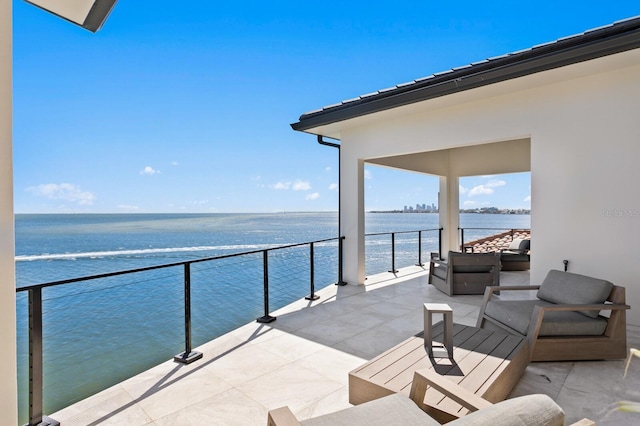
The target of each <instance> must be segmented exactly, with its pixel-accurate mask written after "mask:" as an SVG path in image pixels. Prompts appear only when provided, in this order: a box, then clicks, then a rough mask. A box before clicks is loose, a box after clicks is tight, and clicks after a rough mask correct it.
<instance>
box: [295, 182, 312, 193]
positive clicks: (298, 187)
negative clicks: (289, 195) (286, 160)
mask: <svg viewBox="0 0 640 426" xmlns="http://www.w3.org/2000/svg"><path fill="white" fill-rule="evenodd" d="M310 189H311V184H310V183H309V182H307V181H302V180H297V181H295V182H294V184H293V190H294V191H308V190H310Z"/></svg>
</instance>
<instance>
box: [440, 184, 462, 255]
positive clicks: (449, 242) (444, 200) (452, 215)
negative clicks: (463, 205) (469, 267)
mask: <svg viewBox="0 0 640 426" xmlns="http://www.w3.org/2000/svg"><path fill="white" fill-rule="evenodd" d="M459 185H460V183H459V178H458V176H452V175H449V176H447V177H444V176H441V177H440V192H439V194H438V209H439V212H440V214H439V218H440V227H441V228H443V231H442V253H440V256H441V257H443V258H446V257H447V253H449V250H452V251H458V250H459V248H460V247H459V245H460V243H459V238H458V235H459V233H458V227H459V226H460V186H459Z"/></svg>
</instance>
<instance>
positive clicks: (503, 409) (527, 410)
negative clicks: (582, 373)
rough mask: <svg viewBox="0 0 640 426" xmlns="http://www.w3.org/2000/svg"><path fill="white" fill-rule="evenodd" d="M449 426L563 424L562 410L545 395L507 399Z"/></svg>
mask: <svg viewBox="0 0 640 426" xmlns="http://www.w3.org/2000/svg"><path fill="white" fill-rule="evenodd" d="M447 425H451V426H485V425H491V426H542V425H544V426H564V411H562V408H560V406H559V405H558V404H556V403H555V402H553V400H552V399H551V398H549V397H548V396H547V395H541V394H533V395H526V396H521V397H518V398H513V399H507V400H505V401H502V402H499V403H497V404H495V405H493V406H491V407H487V408H483V409H482V410H478V411H475V412H473V413H470V414H467V415H466V416H464V417H461V418H459V419H458V420H454V421H453V422H450V423H447Z"/></svg>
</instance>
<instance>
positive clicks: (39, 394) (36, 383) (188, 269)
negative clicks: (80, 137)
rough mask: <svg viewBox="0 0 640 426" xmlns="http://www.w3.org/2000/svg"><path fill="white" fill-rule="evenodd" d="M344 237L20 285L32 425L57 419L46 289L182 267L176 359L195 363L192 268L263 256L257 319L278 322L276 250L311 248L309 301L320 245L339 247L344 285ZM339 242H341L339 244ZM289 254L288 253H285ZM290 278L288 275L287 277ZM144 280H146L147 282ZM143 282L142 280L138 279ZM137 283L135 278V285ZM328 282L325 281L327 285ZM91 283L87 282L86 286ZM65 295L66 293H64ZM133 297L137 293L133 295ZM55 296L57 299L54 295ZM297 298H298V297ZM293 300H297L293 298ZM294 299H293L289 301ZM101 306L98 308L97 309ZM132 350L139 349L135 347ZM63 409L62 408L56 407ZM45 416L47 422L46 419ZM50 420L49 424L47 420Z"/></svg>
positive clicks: (97, 288)
mask: <svg viewBox="0 0 640 426" xmlns="http://www.w3.org/2000/svg"><path fill="white" fill-rule="evenodd" d="M343 239H344V237H342V238H329V239H324V240H317V241H312V242H306V243H297V244H289V245H283V246H278V247H271V248H266V249H260V250H253V251H247V252H242V253H234V254H228V255H219V256H212V257H207V258H201V259H196V260H189V261H183V262H175V263H170V264H163V265H157V266H148V267H143V268H136V269H129V270H123V271H117V272H111V273H104V274H97V275H91V276H85V277H80V278H72V279H66V280H60V281H54V282H47V283H42V284H35V285H29V286H25V287H20V288H17V289H16V292H17V293H18V294H24V293H26V294H27V298H28V327H29V339H28V341H29V350H28V354H29V361H28V363H29V373H28V375H29V383H28V388H29V402H28V403H29V407H28V421H29V423H28V424H29V425H34V426H35V425H40V424H56V423H55V421H54V420H51V419H49V418H47V417H46V416H44V415H43V413H44V411H45V410H44V404H43V401H44V388H45V387H44V382H45V377H44V361H43V347H44V346H45V344H46V342H45V339H44V338H43V337H44V336H46V330H45V327H44V325H43V318H44V317H46V315H47V314H46V313H44V314H43V312H45V310H44V309H43V296H42V294H43V290H45V289H50V288H63V286H69V285H71V284H76V283H88V282H99V281H100V280H104V279H109V278H113V277H118V276H124V277H126V278H128V279H129V280H131V281H134V280H135V279H134V278H131V277H132V276H134V275H140V274H143V273H146V272H148V271H160V270H168V269H171V268H181V269H182V282H183V289H182V292H183V295H184V297H183V302H184V306H183V312H184V314H183V315H184V324H183V325H184V335H183V338H184V346H183V347H184V350H183V351H182V352H181V353H179V354H177V355H176V356H175V357H174V360H175V361H176V362H181V363H191V362H193V361H196V360H198V359H199V358H200V357H202V354H200V353H197V352H195V351H193V348H192V346H193V344H192V288H191V286H192V267H193V265H195V264H203V263H210V262H214V261H217V262H218V263H219V262H222V261H224V260H225V259H232V258H240V257H245V258H246V257H250V258H251V257H252V258H255V257H256V256H259V257H261V260H262V262H261V263H262V266H261V270H262V296H263V300H262V305H263V308H264V310H263V313H264V315H262V316H260V317H258V318H257V321H258V322H261V323H268V322H271V321H274V320H275V319H276V317H274V316H271V315H270V312H271V308H270V300H271V296H272V294H271V293H270V291H269V276H270V272H269V264H270V262H269V259H270V257H274V253H275V252H287V250H290V249H296V248H304V247H305V246H306V247H307V248H308V250H309V252H308V259H309V264H308V271H309V279H308V289H309V293H308V295H307V296H306V298H307V299H309V300H315V299H317V298H318V296H317V295H316V294H315V281H316V279H315V264H316V263H317V262H316V260H315V259H316V257H317V256H316V254H315V248H316V247H317V246H318V245H322V246H324V247H327V246H333V247H335V246H337V249H338V254H337V256H333V257H334V258H335V257H337V258H338V260H339V261H338V270H337V275H338V276H337V281H336V284H343V280H342V261H341V259H342V242H343ZM336 242H337V244H336ZM285 255H286V254H285ZM163 279H165V280H166V279H167V277H166V276H165V277H163ZM285 279H286V278H285ZM143 282H144V281H143ZM137 283H139V281H138V282H137ZM135 284H136V282H135V281H134V285H135ZM326 284H327V283H325V285H326ZM86 285H87V284H85V286H86ZM100 286H101V285H100V284H99V283H98V284H95V288H92V289H91V290H89V291H100ZM61 297H64V296H61ZM132 297H133V296H132ZM52 299H55V297H54V298H52ZM294 300H295V299H294ZM291 301H293V300H291ZM137 302H138V303H139V306H140V309H151V308H150V307H148V306H144V301H143V300H139V301H137ZM289 302H290V301H289ZM96 309H97V308H96ZM76 320H77V321H76V322H77V323H80V322H81V320H82V319H81V318H76ZM90 332H93V333H100V331H99V330H91V331H90ZM132 350H135V349H134V348H132ZM68 362H71V363H73V362H74V360H73V359H69V360H68ZM85 396H88V395H85ZM56 408H62V407H56ZM43 419H44V420H45V422H43ZM47 422H48V423H47Z"/></svg>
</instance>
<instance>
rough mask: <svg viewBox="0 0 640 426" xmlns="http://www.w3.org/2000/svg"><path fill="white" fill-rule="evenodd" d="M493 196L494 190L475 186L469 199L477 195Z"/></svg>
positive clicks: (483, 186)
mask: <svg viewBox="0 0 640 426" xmlns="http://www.w3.org/2000/svg"><path fill="white" fill-rule="evenodd" d="M491 194H493V189H492V188H489V187H487V186H485V185H478V186H474V187H473V188H471V190H470V191H469V197H475V196H477V195H491Z"/></svg>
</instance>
